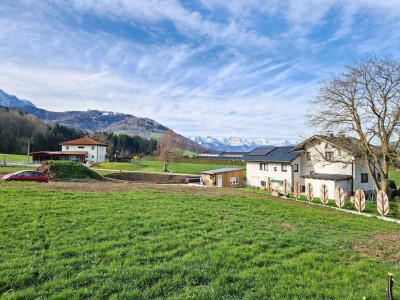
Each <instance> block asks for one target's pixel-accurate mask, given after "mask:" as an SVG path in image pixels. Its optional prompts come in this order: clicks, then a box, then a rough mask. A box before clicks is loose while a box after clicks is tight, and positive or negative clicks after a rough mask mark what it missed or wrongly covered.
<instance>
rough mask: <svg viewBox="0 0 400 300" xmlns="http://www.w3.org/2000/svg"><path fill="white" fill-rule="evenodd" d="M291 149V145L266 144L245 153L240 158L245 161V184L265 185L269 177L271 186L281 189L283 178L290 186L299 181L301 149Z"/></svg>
mask: <svg viewBox="0 0 400 300" xmlns="http://www.w3.org/2000/svg"><path fill="white" fill-rule="evenodd" d="M291 149H293V147H292V146H285V147H275V146H267V147H259V148H256V149H254V150H253V151H250V152H249V153H247V154H245V155H244V156H243V157H242V159H243V160H244V161H246V171H247V185H250V186H254V187H265V186H266V185H267V181H268V177H269V178H271V181H272V187H273V188H274V189H275V190H281V188H282V187H283V182H284V180H285V179H286V180H287V181H288V182H289V185H290V186H292V185H293V183H294V182H295V181H300V175H301V173H300V172H301V165H300V164H301V154H302V151H294V152H289V151H290V150H291Z"/></svg>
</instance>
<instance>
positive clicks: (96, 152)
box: [31, 137, 107, 163]
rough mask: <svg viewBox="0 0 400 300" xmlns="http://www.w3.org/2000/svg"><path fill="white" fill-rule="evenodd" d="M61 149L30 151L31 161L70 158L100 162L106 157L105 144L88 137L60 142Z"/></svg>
mask: <svg viewBox="0 0 400 300" xmlns="http://www.w3.org/2000/svg"><path fill="white" fill-rule="evenodd" d="M60 145H61V151H38V152H32V153H31V154H32V161H34V162H37V163H41V162H43V161H46V160H70V161H76V162H80V163H86V162H94V163H101V162H104V161H105V159H106V148H107V145H106V144H103V143H99V142H97V141H95V140H93V139H91V138H89V137H84V138H80V139H76V140H71V141H66V142H63V143H60Z"/></svg>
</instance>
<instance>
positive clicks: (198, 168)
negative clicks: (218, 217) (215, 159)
mask: <svg viewBox="0 0 400 300" xmlns="http://www.w3.org/2000/svg"><path fill="white" fill-rule="evenodd" d="M224 167H228V168H232V167H234V168H240V167H237V166H232V165H215V164H193V163H170V165H169V167H168V170H170V171H171V172H173V173H183V174H200V173H201V172H203V171H206V170H212V169H218V168H224ZM97 168H99V169H110V170H122V171H140V172H163V169H164V164H163V162H160V161H144V162H141V163H118V162H117V163H114V162H104V163H101V164H99V166H98V167H97ZM94 169H96V168H94Z"/></svg>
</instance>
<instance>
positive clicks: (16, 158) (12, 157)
mask: <svg viewBox="0 0 400 300" xmlns="http://www.w3.org/2000/svg"><path fill="white" fill-rule="evenodd" d="M27 160H28V158H27V155H18V154H4V153H0V164H3V163H4V161H5V162H6V163H16V162H17V163H27ZM31 161H32V156H30V157H29V162H31Z"/></svg>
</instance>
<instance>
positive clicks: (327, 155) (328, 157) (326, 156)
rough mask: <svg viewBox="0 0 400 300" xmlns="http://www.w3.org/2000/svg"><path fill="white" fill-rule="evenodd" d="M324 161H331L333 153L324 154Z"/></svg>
mask: <svg viewBox="0 0 400 300" xmlns="http://www.w3.org/2000/svg"><path fill="white" fill-rule="evenodd" d="M325 159H326V160H333V152H325Z"/></svg>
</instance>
